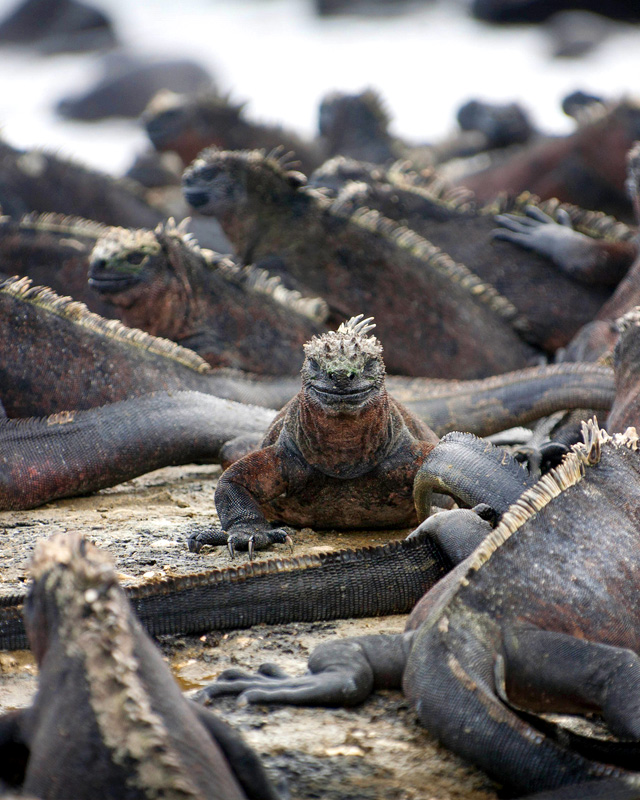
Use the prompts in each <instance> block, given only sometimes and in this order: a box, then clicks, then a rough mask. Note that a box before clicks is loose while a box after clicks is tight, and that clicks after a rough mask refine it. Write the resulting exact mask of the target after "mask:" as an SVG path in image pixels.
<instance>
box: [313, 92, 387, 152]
mask: <svg viewBox="0 0 640 800" xmlns="http://www.w3.org/2000/svg"><path fill="white" fill-rule="evenodd" d="M389 121H390V120H389V114H388V113H387V111H386V109H385V107H384V104H383V102H382V100H381V98H380V96H379V95H378V94H377V92H375V91H374V90H373V89H365V91H363V92H360V93H358V94H344V93H342V92H332V93H331V94H329V95H327V96H326V97H325V98H323V100H322V102H321V103H320V110H319V115H318V128H319V131H320V136H322V137H323V139H324V140H325V142H326V145H327V149H328V151H329V153H331V154H332V155H333V154H335V153H343V154H345V155H354V156H355V157H358V156H359V155H361V153H362V152H365V153H368V155H367V156H366V158H367V159H368V160H370V161H385V160H386V159H387V158H389V157H393V156H392V154H391V152H390V149H389V148H390V142H391V136H390V134H389V130H388V129H389ZM363 148H365V150H364V151H363ZM381 154H383V155H384V157H383V158H380V155H381Z"/></svg>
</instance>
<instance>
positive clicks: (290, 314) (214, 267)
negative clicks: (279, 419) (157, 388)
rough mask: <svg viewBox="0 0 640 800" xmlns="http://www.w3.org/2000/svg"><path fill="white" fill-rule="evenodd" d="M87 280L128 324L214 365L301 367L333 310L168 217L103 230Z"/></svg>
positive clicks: (273, 369) (281, 371)
mask: <svg viewBox="0 0 640 800" xmlns="http://www.w3.org/2000/svg"><path fill="white" fill-rule="evenodd" d="M89 284H90V286H91V287H92V288H93V290H94V291H95V292H97V293H98V295H99V296H100V297H101V298H102V299H103V301H104V302H105V303H106V304H107V305H109V306H111V308H112V309H114V310H115V314H116V316H117V317H118V318H119V319H120V320H122V322H124V323H125V325H128V326H129V327H132V328H141V329H142V330H145V331H147V332H148V333H151V334H152V335H154V336H163V337H165V338H167V339H171V340H173V341H174V342H177V343H178V344H181V345H182V346H183V347H189V348H190V349H192V350H194V351H195V352H196V353H198V355H200V356H201V357H202V358H204V360H205V361H206V362H207V363H208V364H210V365H211V366H212V367H231V368H235V369H242V370H247V371H250V372H253V373H258V374H261V373H265V374H270V375H294V374H297V373H298V372H299V371H300V367H301V366H302V345H303V344H304V343H305V342H306V341H307V340H308V339H309V338H311V336H313V335H314V334H316V333H320V332H321V331H322V330H325V328H324V326H323V325H322V324H321V323H322V320H323V319H324V317H326V315H327V313H328V311H327V308H326V304H325V303H324V301H323V300H321V299H320V298H303V297H302V296H301V295H300V293H299V292H290V291H288V290H286V289H285V288H284V287H283V286H282V284H281V282H280V280H279V279H278V278H276V277H270V276H269V274H268V273H267V272H266V271H265V270H258V269H255V268H253V267H251V266H247V267H244V268H242V267H240V266H239V265H237V264H236V263H235V262H234V261H233V260H232V259H230V258H227V257H224V256H221V255H219V254H217V253H214V252H212V251H210V250H201V249H200V247H198V245H197V243H196V242H194V241H193V240H192V238H191V237H189V236H188V235H185V234H184V233H183V231H182V230H180V229H179V228H176V227H175V226H173V225H171V224H168V225H165V226H159V227H158V228H156V230H155V231H153V232H151V231H146V230H137V231H130V230H127V229H124V228H111V229H109V230H108V231H106V232H105V233H104V235H103V236H102V237H101V238H100V239H99V240H98V241H97V243H96V245H95V247H94V249H93V252H92V253H91V258H90V266H89ZM304 312H309V316H306V315H305V314H304ZM311 316H313V317H314V319H312V318H310V317H311Z"/></svg>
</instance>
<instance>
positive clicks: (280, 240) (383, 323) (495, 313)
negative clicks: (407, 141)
mask: <svg viewBox="0 0 640 800" xmlns="http://www.w3.org/2000/svg"><path fill="white" fill-rule="evenodd" d="M302 181H303V178H302V177H301V176H300V174H299V173H297V172H290V171H287V170H286V169H285V168H284V166H283V164H282V163H281V162H280V161H278V160H277V159H275V158H273V157H268V156H265V154H264V153H262V152H261V151H251V152H240V153H238V152H224V151H222V152H221V151H218V150H215V149H209V150H205V151H204V152H203V153H202V154H201V157H199V158H198V159H197V160H196V161H195V162H194V163H193V164H192V165H191V166H190V167H189V168H188V169H187V170H186V172H185V174H184V177H183V184H184V192H185V197H186V198H187V200H188V202H189V203H191V205H193V206H194V207H195V208H197V209H198V210H199V211H200V212H201V213H203V214H204V215H213V216H216V217H217V219H218V221H219V223H220V224H221V226H222V228H223V230H224V232H225V233H226V235H227V236H228V237H229V239H230V240H231V241H232V243H233V245H234V247H235V248H236V251H237V253H238V255H239V258H240V259H241V261H242V262H243V263H250V262H254V263H255V264H256V266H264V267H267V268H268V269H269V271H272V272H276V273H277V274H281V275H282V277H283V282H284V283H285V285H288V286H290V287H291V288H298V289H300V288H304V289H306V290H307V292H308V293H310V294H318V295H320V296H321V297H323V298H324V299H325V300H326V301H327V303H328V304H329V307H330V309H331V312H332V317H330V322H333V321H335V322H336V323H337V322H339V321H341V320H344V319H345V318H349V317H351V316H352V314H353V313H354V311H357V310H358V309H360V308H363V307H365V308H367V309H368V311H369V312H370V313H371V314H373V315H375V316H376V318H377V319H378V320H379V323H378V324H379V326H380V332H381V334H382V335H383V338H384V340H385V345H386V348H387V350H386V360H387V368H388V369H389V370H390V371H391V372H396V373H400V374H405V375H429V376H430V377H434V378H438V377H448V378H474V377H485V376H486V375H488V374H495V373H498V372H507V371H509V370H512V369H518V368H520V367H523V366H526V365H527V364H528V362H529V361H530V360H531V359H533V358H536V357H537V356H538V355H539V351H537V350H536V349H534V348H533V347H531V346H530V345H528V344H527V343H526V342H524V341H523V339H522V338H521V337H520V335H519V334H518V332H517V330H516V329H517V328H518V327H519V325H520V323H524V321H523V320H520V318H519V315H518V312H517V310H516V309H515V307H514V306H513V304H511V303H510V302H509V301H508V300H506V299H505V298H504V297H502V296H501V295H500V294H499V293H498V292H497V291H496V290H495V289H494V288H493V287H491V286H488V285H487V284H485V283H484V282H483V281H481V280H480V279H479V278H478V277H477V276H476V275H474V274H473V273H472V272H471V271H470V270H468V269H467V268H466V267H465V266H464V265H462V264H458V263H456V262H454V261H453V260H452V259H451V258H450V257H449V256H448V255H447V254H446V253H443V252H442V251H440V250H439V249H438V248H436V247H435V246H434V245H432V244H431V243H430V242H428V241H427V240H425V239H423V238H422V237H420V236H418V235H417V234H416V233H414V232H413V231H410V230H408V229H407V228H404V227H402V226H400V225H397V224H396V223H394V222H392V221H391V220H388V219H386V218H384V217H382V216H381V215H380V214H378V213H377V212H375V211H370V210H367V209H359V210H358V211H357V212H356V213H350V212H344V211H342V210H341V208H340V207H339V206H338V205H336V204H334V203H332V202H331V201H330V200H328V199H327V198H325V197H323V196H322V195H321V194H319V193H318V192H317V191H316V190H310V189H305V188H304V187H303V186H302ZM427 342H428V348H426V347H425V343H427Z"/></svg>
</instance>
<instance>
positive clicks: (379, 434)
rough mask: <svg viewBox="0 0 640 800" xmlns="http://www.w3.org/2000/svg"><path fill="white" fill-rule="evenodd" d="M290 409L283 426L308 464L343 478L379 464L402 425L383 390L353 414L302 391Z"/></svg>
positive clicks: (362, 472)
mask: <svg viewBox="0 0 640 800" xmlns="http://www.w3.org/2000/svg"><path fill="white" fill-rule="evenodd" d="M292 410H293V411H294V413H293V414H290V415H289V416H288V420H287V422H286V423H285V426H286V429H287V431H288V433H289V434H290V435H291V436H292V438H293V440H294V441H295V443H296V445H297V446H298V448H299V450H300V452H301V453H302V455H303V456H304V458H305V460H306V461H307V463H309V464H310V465H311V466H312V467H315V468H316V469H318V470H319V471H320V472H323V473H324V474H325V475H331V476H333V477H338V478H343V479H344V478H355V477H359V476H360V475H364V474H366V473H367V472H369V471H370V470H372V469H373V468H374V467H375V466H376V465H377V464H379V463H380V462H381V461H382V460H383V459H384V457H385V455H386V453H387V452H388V451H389V450H390V449H391V447H392V446H393V444H394V443H395V441H396V439H397V437H398V434H399V432H400V429H401V427H402V420H401V419H400V418H399V417H398V415H396V414H394V413H393V409H392V406H391V400H390V398H389V395H388V394H387V392H386V390H384V389H383V390H382V391H381V392H380V394H379V395H378V396H377V397H376V398H375V400H373V401H372V402H370V403H368V404H367V405H366V406H365V407H364V408H361V409H358V410H357V411H356V412H354V413H348V412H344V411H335V412H332V411H331V410H330V409H327V408H325V407H322V406H320V405H318V404H317V403H315V402H314V401H313V400H311V399H309V398H308V397H307V396H306V395H305V393H304V390H303V391H302V392H301V393H300V395H299V396H298V398H297V402H296V404H295V406H294V408H293V409H292Z"/></svg>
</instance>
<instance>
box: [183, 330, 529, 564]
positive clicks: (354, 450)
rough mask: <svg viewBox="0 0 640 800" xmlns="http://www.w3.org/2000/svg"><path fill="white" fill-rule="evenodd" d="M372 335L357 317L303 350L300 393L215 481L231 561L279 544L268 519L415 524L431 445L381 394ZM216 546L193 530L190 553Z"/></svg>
mask: <svg viewBox="0 0 640 800" xmlns="http://www.w3.org/2000/svg"><path fill="white" fill-rule="evenodd" d="M372 327H373V326H372V325H371V318H369V319H366V320H363V319H362V315H360V316H359V317H353V318H352V319H350V320H349V321H348V322H347V323H344V324H343V325H341V326H340V327H339V328H338V330H337V331H336V332H330V333H326V334H322V335H321V336H316V337H314V338H313V339H312V340H311V341H310V342H308V343H307V344H306V345H305V361H304V365H303V368H302V389H301V390H300V392H299V393H298V395H296V397H294V398H293V399H292V400H291V401H290V402H289V403H288V404H287V405H286V406H285V408H284V409H282V411H281V412H280V413H279V414H278V415H277V417H276V418H275V420H274V422H273V423H272V425H271V426H270V428H269V430H268V431H267V433H266V434H265V436H264V438H263V439H262V442H261V445H260V449H258V450H257V451H256V452H252V453H250V454H249V455H247V456H245V457H244V458H242V459H240V460H238V461H236V462H235V463H233V464H232V465H231V466H230V467H228V468H227V469H226V470H225V472H224V473H223V474H222V476H221V478H220V480H219V481H218V485H217V488H216V494H215V503H216V509H217V511H218V515H219V517H220V522H221V525H222V527H223V529H224V531H225V532H226V536H227V537H228V538H227V540H226V541H227V545H228V547H229V549H230V550H231V552H232V553H233V552H234V551H235V549H237V548H242V549H244V548H247V549H248V550H249V554H250V555H251V553H252V551H253V549H254V548H256V549H260V548H264V547H267V546H269V545H270V544H272V543H274V542H283V541H286V539H287V534H286V531H285V530H284V529H283V528H272V527H271V526H270V525H269V523H268V520H276V521H278V522H284V523H286V524H290V525H291V524H292V525H297V526H307V525H308V526H310V527H312V528H314V529H316V530H317V529H325V528H332V529H354V528H401V527H408V526H410V525H412V524H415V522H416V510H415V507H414V501H413V497H412V491H413V483H414V478H415V476H416V473H417V472H419V470H420V468H421V465H422V463H423V462H424V461H425V458H427V456H428V454H429V453H430V452H431V450H432V449H433V447H434V446H435V445H436V444H437V442H438V438H437V436H436V434H435V433H434V432H433V430H431V429H430V428H429V427H427V426H426V425H425V424H424V423H423V422H422V421H421V420H419V419H418V418H417V417H416V416H415V415H414V414H412V413H411V412H410V411H409V410H408V409H407V408H405V407H404V406H402V405H401V404H400V403H399V402H397V401H396V400H395V399H394V398H393V397H391V396H389V394H387V389H386V386H385V367H384V362H383V360H382V347H381V345H380V343H379V341H378V340H377V339H376V338H375V337H373V336H369V335H367V334H368V332H369V331H370V330H371V328H372ZM518 469H520V471H521V472H522V475H523V480H524V475H525V473H524V470H522V468H520V467H518ZM224 542H225V537H224V536H221V534H220V532H219V531H216V532H215V533H214V532H210V531H208V530H206V529H205V530H195V531H194V532H193V533H192V535H191V536H190V541H189V546H190V548H191V549H193V550H196V551H198V550H199V549H200V548H201V547H202V545H203V544H215V545H219V544H223V543H224Z"/></svg>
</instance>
